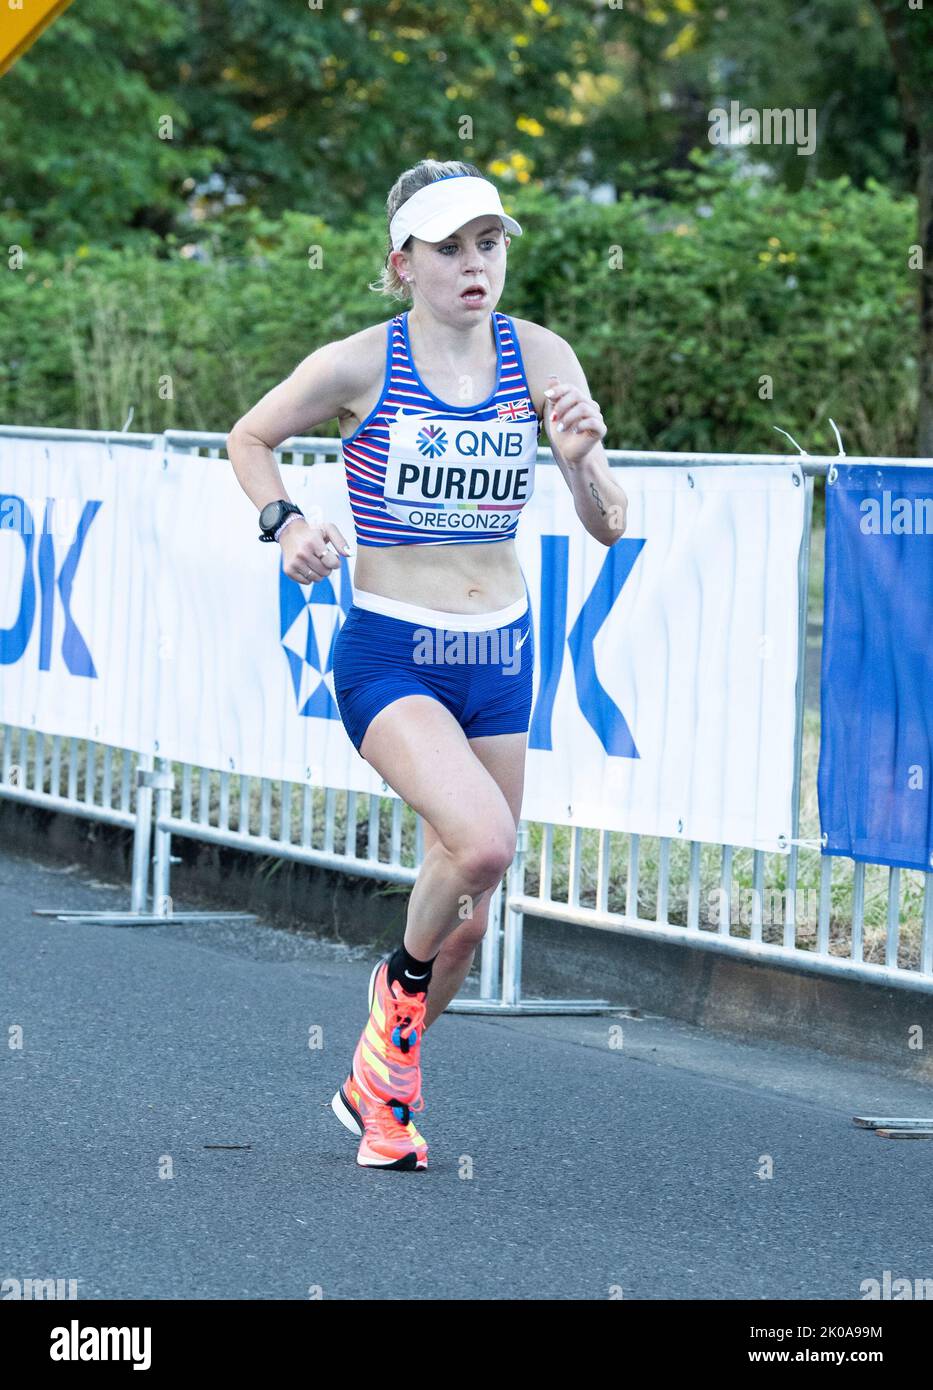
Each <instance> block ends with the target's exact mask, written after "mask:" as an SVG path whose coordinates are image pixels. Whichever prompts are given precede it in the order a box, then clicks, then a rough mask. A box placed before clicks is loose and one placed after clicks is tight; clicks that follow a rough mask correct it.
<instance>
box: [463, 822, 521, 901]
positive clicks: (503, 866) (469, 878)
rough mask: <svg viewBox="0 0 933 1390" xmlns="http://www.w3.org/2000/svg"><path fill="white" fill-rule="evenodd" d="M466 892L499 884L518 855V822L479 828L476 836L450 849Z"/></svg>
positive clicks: (481, 889) (477, 890) (478, 890)
mask: <svg viewBox="0 0 933 1390" xmlns="http://www.w3.org/2000/svg"><path fill="white" fill-rule="evenodd" d="M448 852H449V853H451V855H452V857H453V859H454V861H455V862H456V866H457V870H458V874H459V877H460V880H461V882H462V883H463V886H464V892H466V893H470V892H473V893H478V892H482V891H483V890H485V889H489V888H495V886H496V884H497V883H498V882H499V880H500V879H501V878H502V876H503V874H505V873H506V872H507V870H508V867H509V865H510V864H511V862H512V860H513V858H514V857H515V826H514V824H512V825H510V826H505V825H503V826H501V827H489V828H486V829H480V828H479V827H478V828H477V833H476V835H475V836H473V835H471V836H470V837H469V838H468V839H467V840H465V841H464V842H462V843H461V844H460V845H458V846H457V848H456V849H454V850H452V851H450V850H449V851H448Z"/></svg>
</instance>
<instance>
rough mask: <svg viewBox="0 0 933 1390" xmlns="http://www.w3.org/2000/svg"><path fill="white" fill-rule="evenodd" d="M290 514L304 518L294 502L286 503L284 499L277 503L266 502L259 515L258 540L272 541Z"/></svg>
mask: <svg viewBox="0 0 933 1390" xmlns="http://www.w3.org/2000/svg"><path fill="white" fill-rule="evenodd" d="M290 512H297V513H298V515H299V516H304V512H303V511H302V510H301V508H300V507H296V506H295V504H294V502H286V501H285V499H284V498H282V500H281V501H279V502H267V503H266V505H265V506H264V507H263V509H262V511H261V512H260V513H259V539H260V540H261V541H274V540H275V533H276V531H277V530H278V529H279V527H280V526H281V525H282V522H283V521H284V520H285V518H286V517H287V516H288V515H289V513H290Z"/></svg>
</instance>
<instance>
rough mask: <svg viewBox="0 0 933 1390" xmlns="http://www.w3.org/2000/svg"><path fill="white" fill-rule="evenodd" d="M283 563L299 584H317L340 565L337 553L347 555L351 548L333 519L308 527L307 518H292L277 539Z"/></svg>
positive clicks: (290, 577) (290, 575)
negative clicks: (305, 519) (295, 519)
mask: <svg viewBox="0 0 933 1390" xmlns="http://www.w3.org/2000/svg"><path fill="white" fill-rule="evenodd" d="M279 545H280V546H281V547H282V556H283V560H282V565H283V568H284V570H285V573H286V574H287V575H288V577H289V579H294V580H296V581H297V583H299V584H316V583H317V581H318V580H319V579H327V577H328V576H329V575H331V574H332V573H333V572H334V570H336V569H339V568H340V556H341V554H343V555H349V554H350V547H349V545H348V544H347V542H346V540H345V539H344V537H343V536H342V535H341V534H340V532H339V530H338V529H337V527H336V526H335V525H334V523H333V522H332V521H325V522H324V524H323V525H322V526H311V525H310V524H309V523H308V522H307V521H302V520H300V519H299V520H298V521H293V522H292V523H291V524H290V525H289V526H286V528H285V530H284V531H283V532H282V534H281V536H280V538H279Z"/></svg>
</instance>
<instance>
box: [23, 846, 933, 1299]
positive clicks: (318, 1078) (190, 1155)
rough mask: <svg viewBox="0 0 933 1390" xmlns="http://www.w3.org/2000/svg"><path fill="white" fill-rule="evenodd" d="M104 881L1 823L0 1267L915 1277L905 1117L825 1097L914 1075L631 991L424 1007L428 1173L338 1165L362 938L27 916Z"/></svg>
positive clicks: (927, 1263)
mask: <svg viewBox="0 0 933 1390" xmlns="http://www.w3.org/2000/svg"><path fill="white" fill-rule="evenodd" d="M127 901H128V890H127V889H126V887H125V886H123V885H115V886H106V885H99V884H96V882H95V880H94V879H93V877H92V875H91V873H90V872H89V871H87V870H86V869H84V868H82V867H81V866H79V865H71V866H58V867H53V866H48V865H45V864H42V863H39V862H33V861H32V860H29V859H25V858H20V857H15V856H13V855H11V854H9V853H5V852H4V851H3V850H2V848H0V966H2V980H0V1018H2V1029H3V1034H4V1035H5V1037H6V1038H7V1042H8V1044H9V1042H10V1041H13V1042H16V1040H17V1039H18V1037H19V1034H18V1032H17V1031H16V1030H17V1029H21V1030H22V1044H23V1045H22V1047H21V1048H19V1047H15V1046H14V1047H10V1046H9V1045H8V1046H7V1047H5V1048H4V1050H3V1058H2V1071H0V1126H2V1134H3V1158H4V1175H5V1182H4V1185H3V1192H2V1197H0V1203H2V1207H0V1279H7V1278H15V1279H20V1280H23V1279H26V1278H63V1279H77V1281H78V1296H79V1297H81V1298H117V1299H128V1298H151V1299H156V1298H159V1299H164V1298H173V1299H174V1298H243V1299H284V1298H292V1299H294V1298H300V1299H301V1298H307V1297H308V1296H309V1291H311V1292H312V1293H316V1292H317V1291H319V1292H320V1296H322V1297H324V1298H327V1299H331V1298H334V1299H356V1298H381V1299H396V1298H438V1297H440V1298H452V1299H458V1298H461V1297H463V1298H481V1299H502V1298H509V1299H533V1298H554V1299H607V1298H609V1297H610V1291H611V1290H613V1289H614V1290H616V1293H615V1295H614V1296H616V1297H617V1296H619V1291H621V1294H622V1296H623V1297H624V1298H625V1299H657V1298H675V1299H719V1298H732V1297H739V1298H753V1299H783V1298H791V1299H802V1298H816V1299H859V1298H860V1297H861V1293H860V1287H859V1286H860V1284H861V1281H862V1280H865V1279H870V1278H876V1279H878V1280H879V1281H880V1280H882V1279H883V1277H884V1271H885V1270H889V1271H891V1277H892V1278H900V1277H905V1276H906V1277H908V1278H910V1279H922V1278H924V1277H931V1276H933V1250H931V1241H930V1235H929V1232H930V1229H931V1216H933V1183H931V1180H930V1178H931V1160H933V1144H931V1143H929V1142H925V1141H919V1140H918V1141H891V1140H882V1139H879V1138H877V1137H876V1136H874V1135H873V1134H871V1133H869V1132H867V1131H862V1130H859V1129H857V1128H855V1127H854V1126H853V1125H852V1116H853V1115H854V1114H858V1113H879V1112H886V1113H888V1114H901V1115H910V1114H913V1115H918V1114H930V1113H931V1111H933V1104H931V1100H930V1094H929V1091H928V1090H927V1089H926V1088H923V1087H921V1086H917V1085H914V1084H910V1083H906V1082H903V1081H899V1080H896V1079H892V1078H891V1077H890V1076H888V1075H886V1074H885V1073H884V1072H882V1071H880V1070H872V1069H870V1068H867V1067H865V1066H864V1065H863V1064H860V1063H858V1064H857V1063H848V1062H845V1061H840V1060H838V1059H827V1058H825V1057H823V1056H821V1055H819V1054H808V1053H807V1052H806V1051H804V1050H802V1049H797V1048H793V1047H780V1046H775V1045H773V1044H766V1045H762V1046H750V1045H746V1044H743V1043H741V1042H737V1041H734V1040H728V1039H725V1040H724V1039H722V1038H717V1037H714V1036H711V1035H708V1034H705V1033H704V1032H702V1031H701V1030H698V1029H695V1028H690V1027H686V1026H684V1025H681V1024H678V1023H673V1022H670V1021H668V1020H663V1019H657V1018H648V1019H641V1020H636V1019H627V1018H622V1019H619V1018H595V1019H593V1018H590V1019H573V1018H564V1019H542V1018H536V1019H535V1018H527V1019H492V1020H490V1019H483V1018H477V1017H467V1016H462V1015H447V1016H445V1017H444V1018H443V1019H441V1020H440V1021H439V1023H437V1024H436V1025H435V1026H434V1027H433V1028H432V1029H431V1030H430V1032H429V1033H428V1034H427V1037H426V1040H425V1044H424V1049H423V1058H424V1076H425V1083H424V1091H425V1099H426V1105H427V1108H426V1109H425V1111H424V1112H423V1113H422V1114H421V1116H420V1117H419V1120H418V1122H419V1128H420V1129H421V1130H422V1132H423V1133H424V1135H425V1137H426V1138H427V1140H428V1143H429V1145H430V1158H429V1168H428V1170H427V1172H424V1173H380V1172H373V1171H369V1170H364V1169H361V1168H358V1167H357V1165H356V1162H355V1157H356V1142H355V1140H354V1139H353V1138H352V1136H351V1135H350V1134H349V1133H348V1132H347V1131H346V1130H344V1129H343V1128H342V1127H341V1126H339V1125H338V1123H337V1121H336V1120H335V1119H334V1117H333V1115H332V1114H331V1111H330V1109H329V1101H330V1097H331V1095H332V1094H333V1091H334V1088H335V1086H336V1084H337V1083H338V1082H339V1081H340V1080H341V1079H342V1078H343V1076H344V1075H345V1074H346V1070H347V1065H348V1061H349V1058H350V1056H351V1054H352V1048H353V1046H354V1044H355V1042H356V1038H357V1036H358V1034H359V1030H360V1028H361V1027H362V1025H363V1023H364V1021H365V1014H366V1002H365V995H366V983H367V980H368V976H369V970H370V968H371V963H370V960H369V959H367V957H366V955H365V953H364V952H361V951H359V950H350V949H346V948H342V947H339V946H334V945H325V944H321V943H318V942H315V941H313V940H311V939H310V938H307V937H304V936H301V935H299V934H296V933H291V932H287V931H281V930H276V929H273V928H271V927H269V926H267V925H263V924H254V925H249V924H247V925H243V924H237V925H231V924H224V923H219V922H218V923H209V924H199V925H191V926H170V925H159V926H155V927H131V928H116V927H109V926H99V925H85V926H81V925H72V924H68V923H61V922H56V921H54V920H50V919H43V918H39V917H35V916H33V915H32V909H33V907H69V908H75V907H85V906H87V907H90V908H98V909H101V908H114V907H122V906H124V905H125V903H126V902H127ZM184 907H185V904H184V903H182V902H178V903H176V909H177V910H183V909H184ZM373 911H374V912H377V911H378V906H377V907H374V909H373ZM613 1025H615V1026H616V1027H619V1026H621V1028H622V1046H621V1047H613V1046H610V1028H611V1027H612V1026H613ZM312 1027H318V1028H320V1029H321V1030H323V1031H322V1041H323V1046H321V1047H314V1048H311V1047H309V1046H308V1042H309V1029H311V1028H312ZM11 1030H12V1031H11ZM212 1144H213V1145H225V1144H226V1145H238V1144H240V1145H249V1146H250V1147H249V1148H248V1149H211V1148H208V1147H206V1146H207V1145H212ZM764 1155H769V1156H770V1158H771V1160H772V1162H773V1176H772V1177H770V1178H762V1177H760V1176H759V1172H760V1171H761V1165H762V1163H763V1161H764V1160H763V1157H762V1156H764ZM469 1172H472V1176H465V1175H466V1174H468V1173H469ZM166 1174H170V1175H166Z"/></svg>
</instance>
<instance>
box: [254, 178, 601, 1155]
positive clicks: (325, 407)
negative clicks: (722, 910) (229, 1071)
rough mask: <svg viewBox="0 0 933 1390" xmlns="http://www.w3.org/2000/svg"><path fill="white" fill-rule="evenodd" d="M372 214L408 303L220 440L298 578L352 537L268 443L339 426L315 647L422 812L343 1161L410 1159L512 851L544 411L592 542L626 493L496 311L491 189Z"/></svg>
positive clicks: (537, 353)
mask: <svg viewBox="0 0 933 1390" xmlns="http://www.w3.org/2000/svg"><path fill="white" fill-rule="evenodd" d="M387 213H388V221H389V251H388V255H387V257H386V262H385V269H384V271H383V274H382V278H381V280H380V281H379V282H378V283H377V284H375V285H373V286H371V287H370V288H372V289H376V290H378V291H379V292H381V293H384V294H388V295H390V296H394V297H395V298H396V299H404V298H406V296H408V295H410V296H411V307H410V308H409V309H408V310H406V311H405V312H401V313H399V314H398V315H396V317H394V318H392V319H390V320H389V321H388V323H385V322H383V323H379V324H376V325H374V326H372V327H370V328H366V329H363V330H362V331H361V332H359V333H354V334H352V335H351V336H350V337H348V338H344V339H342V340H339V341H335V342H331V343H327V344H325V345H324V346H323V347H320V348H318V349H317V350H316V351H315V352H312V353H311V354H310V356H308V357H307V358H305V360H304V361H303V362H301V363H300V364H299V365H298V366H297V367H296V368H295V370H294V372H292V374H291V376H289V377H288V378H287V379H286V380H285V381H283V382H281V383H280V384H279V385H278V386H276V387H274V388H273V389H272V390H271V391H269V392H268V393H267V394H266V395H265V396H264V397H263V398H262V399H261V400H260V401H259V402H258V403H257V404H256V405H255V406H253V408H252V409H251V410H250V411H248V412H247V414H245V415H244V416H243V417H242V419H240V420H239V421H238V422H237V423H236V425H235V426H234V428H233V430H232V431H231V432H230V435H229V436H228V440H227V444H228V456H229V458H230V460H231V463H232V465H233V468H234V472H235V473H236V476H237V479H238V480H239V482H240V485H241V486H242V487H243V489H244V491H245V492H246V493H247V495H248V496H249V497H250V499H251V500H252V502H253V503H254V504H255V506H257V507H258V508H260V519H259V524H260V528H261V539H266V540H270V541H272V540H277V541H278V542H279V544H280V546H281V548H282V563H283V567H284V570H285V573H286V574H287V575H288V576H289V577H290V578H291V579H294V580H296V581H297V582H298V583H301V584H314V583H317V582H318V581H320V580H326V579H328V578H329V577H330V576H331V574H332V573H333V572H334V570H336V569H338V568H339V566H340V556H341V555H350V554H351V551H350V547H349V545H348V543H347V540H346V538H345V537H344V536H343V535H342V534H341V533H340V531H339V530H338V528H337V527H336V526H335V525H334V524H333V523H331V522H325V523H323V524H322V525H312V524H311V523H309V522H308V521H306V520H305V519H304V518H303V515H302V513H301V512H300V510H299V509H298V508H297V507H296V506H295V505H294V504H293V503H291V501H290V499H288V497H287V495H286V493H285V489H284V487H283V483H282V477H281V474H280V472H279V469H278V465H277V463H276V460H275V456H274V454H273V452H272V451H273V450H274V449H275V448H277V447H278V445H280V444H281V443H282V442H283V440H285V439H288V438H290V437H291V436H293V435H303V434H308V433H310V432H311V431H312V430H313V429H314V428H315V427H316V426H318V425H320V424H321V423H322V422H323V421H325V420H330V419H332V418H333V417H334V416H336V417H337V420H338V425H339V429H340V434H341V438H342V441H343V444H342V450H343V458H344V464H345V467H346V474H347V485H348V490H349V497H350V504H351V509H352V513H353V519H354V525H355V528H356V538H357V545H358V547H359V553H358V556H357V559H356V566H355V570H354V574H353V604H352V606H351V608H350V611H349V613H348V615H347V618H346V621H345V622H344V624H343V626H342V628H341V629H340V632H339V634H338V636H337V640H336V644H335V648H334V686H335V692H336V696H337V704H338V708H339V710H340V716H341V719H342V721H343V724H344V727H345V729H346V731H347V733H348V735H349V737H350V738H351V739H352V741H353V744H354V746H355V747H356V749H357V751H358V752H359V754H360V755H361V757H363V758H364V759H365V760H366V761H367V762H368V763H369V764H370V765H371V766H372V767H373V768H375V770H376V772H377V773H378V774H379V776H380V777H381V778H383V779H384V780H385V781H386V782H387V783H388V784H389V786H391V787H392V788H393V789H394V791H396V792H397V793H398V795H399V796H400V797H401V798H402V799H403V800H404V801H406V802H407V803H408V805H409V806H411V807H413V808H414V810H415V811H416V812H417V813H418V814H419V815H420V816H421V817H422V819H423V823H424V848H425V854H424V860H423V863H422V865H421V868H420V871H419V873H418V877H417V880H416V882H415V884H414V886H413V889H412V893H411V897H410V900H409V904H408V914H407V920H406V926H405V931H404V935H403V939H402V942H401V944H400V945H399V947H398V949H397V950H396V951H394V952H393V953H392V954H391V955H389V956H387V957H385V958H384V959H383V960H381V961H380V962H379V964H378V965H377V966H376V968H375V970H374V971H373V974H372V976H371V979H370V983H369V1010H370V1014H369V1019H368V1021H367V1023H366V1026H365V1028H364V1029H363V1032H362V1034H361V1036H360V1040H359V1042H358V1044H357V1047H356V1051H355V1053H354V1056H353V1062H352V1067H351V1069H350V1073H349V1075H348V1077H347V1079H346V1080H345V1081H344V1083H343V1084H342V1085H341V1086H340V1087H339V1089H338V1091H337V1094H336V1095H335V1096H334V1099H333V1101H332V1107H333V1109H334V1112H335V1114H336V1115H337V1117H338V1118H339V1119H340V1120H341V1121H342V1122H343V1123H344V1124H345V1125H346V1126H347V1127H348V1128H349V1129H350V1130H351V1131H352V1132H353V1133H354V1134H356V1135H359V1136H360V1144H359V1148H358V1152H357V1162H358V1163H359V1164H361V1165H362V1166H364V1167H374V1168H396V1169H421V1168H425V1167H426V1166H427V1144H426V1143H425V1141H424V1139H423V1137H422V1136H421V1135H420V1134H419V1132H418V1130H417V1129H416V1128H415V1125H414V1123H413V1121H412V1119H411V1112H412V1111H413V1110H414V1111H420V1110H422V1109H423V1108H424V1101H423V1099H422V1095H421V1064H420V1053H421V1037H422V1034H423V1032H424V1030H425V1029H426V1028H427V1027H428V1026H429V1025H430V1024H431V1023H432V1022H433V1021H434V1020H435V1019H436V1018H437V1017H438V1015H440V1014H441V1013H443V1011H444V1009H445V1008H446V1006H447V1004H448V1003H449V1002H450V1000H451V999H452V998H453V997H454V995H455V994H456V993H457V991H458V990H459V988H460V986H461V984H462V982H463V980H464V978H465V977H466V975H467V973H468V971H469V969H470V966H471V964H472V962H473V956H474V953H475V950H476V947H477V945H478V943H479V942H480V941H481V940H482V937H483V934H484V932H485V930H486V923H487V916H488V912H489V902H490V898H491V895H492V893H493V891H494V890H495V888H496V886H497V885H498V884H499V882H500V880H501V879H502V876H503V874H504V873H505V872H506V870H507V869H508V867H509V865H510V863H511V862H512V858H513V855H514V852H515V842H516V831H517V826H518V821H519V818H520V814H521V803H522V788H523V781H524V765H525V750H526V744H527V731H528V725H529V720H530V712H531V692H532V672H533V661H534V637H533V633H532V627H531V611H530V606H529V599H528V590H527V586H526V585H525V582H524V576H523V574H522V570H521V567H520V565H519V563H518V559H517V557H516V553H515V544H514V536H515V531H516V527H517V524H518V518H519V515H520V513H521V510H522V507H523V506H524V505H525V503H526V502H527V501H528V499H529V497H530V496H531V494H532V490H533V487H534V465H535V455H536V451H537V447H538V437H539V433H540V428H541V423H542V421H543V423H544V426H545V429H546V431H547V435H548V439H549V441H550V445H551V449H552V452H553V454H554V458H555V460H556V462H557V465H558V467H559V468H560V470H561V473H562V474H563V477H564V479H565V480H566V483H567V486H568V487H569V489H570V492H571V495H572V497H573V504H574V509H575V511H576V514H577V516H578V517H579V518H580V521H581V522H582V523H583V525H584V527H585V528H586V530H587V531H588V532H589V533H590V535H592V536H594V537H595V538H596V539H597V540H598V541H600V542H601V543H602V544H603V545H606V546H609V545H612V544H613V542H614V541H616V540H618V538H619V536H620V535H621V534H622V532H623V531H624V529H625V513H626V505H627V499H626V496H625V493H624V492H623V491H622V489H621V488H620V487H619V486H618V484H617V483H616V482H614V481H613V479H612V477H611V474H610V469H609V467H608V464H607V461H606V456H605V453H604V451H603V447H602V439H603V437H604V435H605V433H606V426H605V424H604V422H603V418H602V415H601V413H600V410H599V406H598V405H597V404H596V402H595V401H593V400H592V399H591V398H590V394H589V390H588V387H587V382H586V378H585V376H584V374H583V370H582V368H581V366H580V363H579V362H578V360H577V358H576V355H575V354H574V352H573V350H572V348H571V347H570V346H569V345H568V344H567V343H566V342H565V341H564V339H563V338H561V337H559V336H558V334H556V333H553V332H551V331H550V330H549V329H547V328H544V327H542V326H540V325H538V324H535V323H531V322H529V321H528V320H526V319H512V318H509V317H508V316H507V315H505V314H502V313H499V312H497V310H496V305H497V304H498V302H499V299H500V298H501V295H502V291H503V287H504V284H505V273H506V250H507V247H508V245H509V241H510V237H509V233H510V232H511V233H513V234H515V235H516V236H519V235H521V231H522V229H521V227H520V226H519V224H518V223H517V222H516V221H515V220H514V218H512V217H509V216H507V215H506V213H505V212H504V210H503V208H502V203H501V201H500V198H499V194H498V191H497V189H496V187H495V185H494V184H492V183H491V182H489V181H488V180H487V179H485V178H484V177H483V175H482V173H481V172H480V170H479V169H477V168H476V167H475V166H474V165H472V164H466V163H461V162H459V161H451V162H447V163H440V162H437V161H435V160H422V161H421V162H420V163H418V164H417V165H415V166H414V167H413V168H411V169H408V170H406V171H405V173H403V174H402V175H401V177H400V178H399V179H398V180H397V181H396V183H395V184H394V185H393V187H392V189H391V191H390V193H389V196H388V200H387ZM547 403H549V405H550V409H549V410H547V408H546V405H547Z"/></svg>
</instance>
